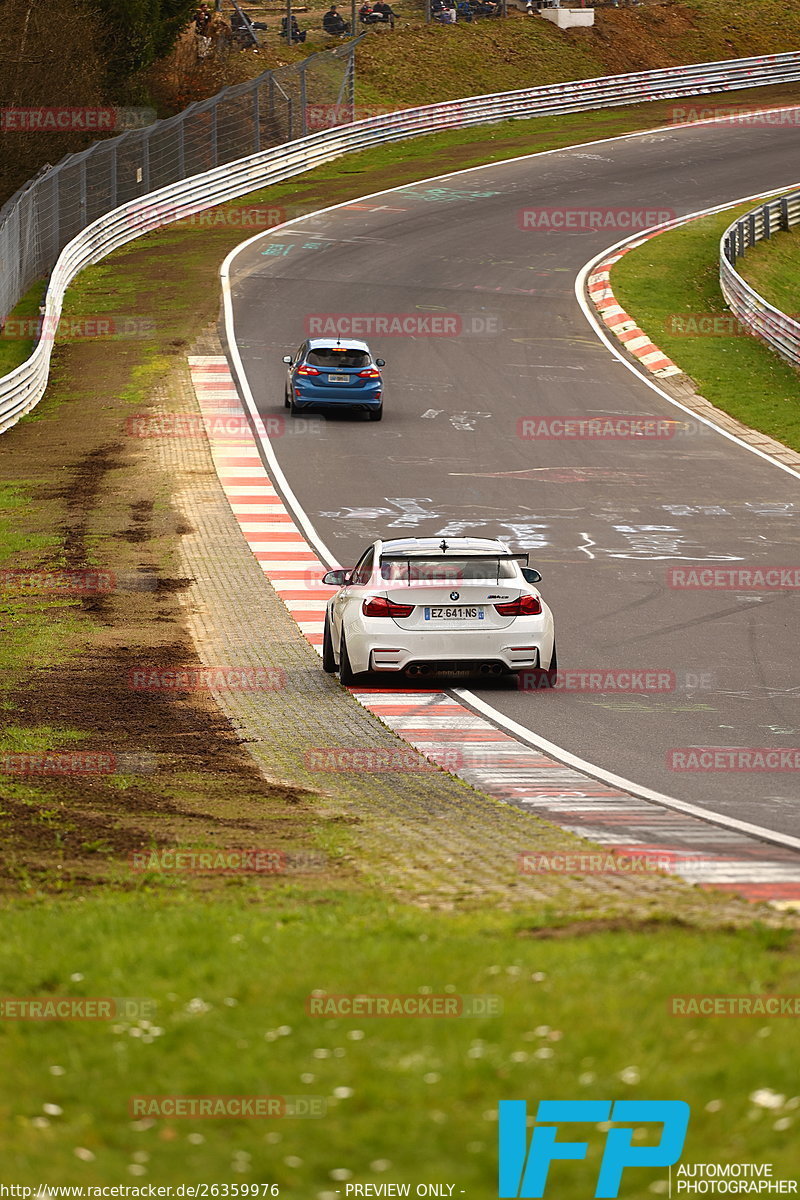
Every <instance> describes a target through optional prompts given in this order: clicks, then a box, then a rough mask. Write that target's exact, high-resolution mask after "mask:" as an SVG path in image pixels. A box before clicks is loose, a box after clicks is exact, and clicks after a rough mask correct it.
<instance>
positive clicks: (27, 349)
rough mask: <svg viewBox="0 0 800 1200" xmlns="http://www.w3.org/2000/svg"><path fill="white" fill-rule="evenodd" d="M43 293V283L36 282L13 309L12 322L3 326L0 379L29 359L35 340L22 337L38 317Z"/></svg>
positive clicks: (0, 350)
mask: <svg viewBox="0 0 800 1200" xmlns="http://www.w3.org/2000/svg"><path fill="white" fill-rule="evenodd" d="M43 292H44V283H43V281H42V280H37V281H36V283H34V284H33V286H32V287H30V288H29V289H28V291H27V292H26V293H25V295H24V296H23V297H22V299H21V300H20V302H19V304H17V305H16V307H15V308H14V310H13V313H12V314H11V316H12V317H13V320H12V321H7V322H6V323H5V324H4V326H3V330H2V332H1V333H0V378H2V376H3V375H7V374H8V373H9V371H13V370H14V368H15V367H18V366H19V365H20V363H24V362H25V359H26V358H29V357H30V355H31V352H32V351H33V347H34V345H35V342H36V338H35V337H26V336H24V335H25V334H26V333H27V331H28V330H29V329H30V328H31V322H32V321H36V320H37V319H38V317H39V303H40V301H41V299H42V294H43Z"/></svg>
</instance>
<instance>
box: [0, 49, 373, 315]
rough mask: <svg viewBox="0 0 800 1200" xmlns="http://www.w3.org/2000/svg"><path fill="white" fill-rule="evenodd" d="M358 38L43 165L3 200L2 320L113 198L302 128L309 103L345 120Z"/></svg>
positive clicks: (118, 200)
mask: <svg viewBox="0 0 800 1200" xmlns="http://www.w3.org/2000/svg"><path fill="white" fill-rule="evenodd" d="M355 45H356V42H355V41H350V42H347V43H345V44H344V45H341V46H337V47H336V48H335V49H333V50H323V51H320V52H319V53H318V54H313V55H311V56H309V57H308V58H306V59H304V60H303V61H302V62H299V63H295V64H292V65H291V66H287V67H281V68H279V69H278V70H276V71H266V72H265V73H264V74H263V75H259V76H258V77H257V78H256V79H253V80H248V81H247V82H246V83H239V84H236V85H235V86H233V87H229V88H225V89H224V90H223V91H221V92H218V93H217V95H216V96H212V97H211V98H210V99H208V100H203V101H200V102H199V103H198V104H192V105H191V106H190V107H189V108H187V109H185V110H184V111H183V112H181V113H178V115H177V116H175V117H169V118H168V119H167V120H165V121H156V122H155V123H154V124H153V125H149V126H147V127H146V128H144V129H135V130H130V131H129V132H128V133H124V134H122V135H121V136H120V137H114V138H108V139H107V140H105V141H99V142H95V144H94V145H93V146H91V147H90V148H89V149H88V150H84V151H83V152H82V153H80V154H70V155H68V156H67V157H66V158H64V159H62V160H61V162H60V163H58V165H57V166H55V167H49V168H46V169H45V170H43V171H41V172H40V173H39V175H37V176H36V178H35V179H32V180H30V181H29V182H28V183H26V184H25V185H24V187H22V188H20V189H19V191H18V192H16V193H15V194H14V195H13V196H12V197H11V199H10V200H9V201H8V202H7V203H6V204H5V205H4V206H3V208H2V209H0V321H1V320H2V319H4V318H5V316H7V315H8V313H9V312H10V311H11V309H12V308H13V307H14V305H15V304H16V303H17V302H18V301H19V300H20V298H21V297H22V296H23V295H24V294H25V292H26V291H27V290H28V288H29V287H31V286H32V284H33V283H35V282H36V280H37V279H42V278H44V277H45V276H47V275H48V274H49V273H50V271H51V269H52V267H53V265H54V263H55V261H56V259H57V258H58V255H59V254H60V252H61V250H63V248H64V246H65V245H66V244H67V242H69V241H70V240H71V239H72V238H73V237H75V235H76V234H77V233H79V232H80V231H81V230H82V229H84V228H85V227H86V226H87V225H89V224H91V222H92V221H94V220H96V219H97V218H98V217H101V216H103V215H104V213H107V212H110V210H111V209H113V208H117V206H118V205H120V204H125V203H126V202H127V201H129V200H135V199H136V198H137V197H139V196H145V195H146V194H147V193H148V192H152V191H155V190H156V189H157V188H162V187H166V186H167V185H169V184H172V183H177V182H179V181H180V180H181V179H187V178H189V177H190V176H192V175H198V174H200V173H201V172H203V171H210V170H211V169H212V168H214V167H219V166H223V165H224V164H225V163H229V162H234V161H235V160H236V159H239V158H244V157H245V156H246V155H249V154H255V153H257V152H258V151H260V150H267V149H269V147H270V146H278V145H280V144H282V143H283V142H288V141H291V140H292V139H293V138H298V137H302V136H303V135H304V134H305V133H307V132H308V112H309V109H310V108H311V107H312V106H314V107H316V108H319V107H320V106H325V107H326V109H327V110H328V111H330V112H331V113H333V114H335V116H334V119H332V120H331V122H330V123H331V124H342V123H345V122H348V121H352V119H353V70H354V51H355Z"/></svg>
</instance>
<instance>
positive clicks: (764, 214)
mask: <svg viewBox="0 0 800 1200" xmlns="http://www.w3.org/2000/svg"><path fill="white" fill-rule="evenodd" d="M761 225H762V227H763V229H762V235H761V236H762V237H763V238H764V241H765V242H768V241H769V239H770V238H771V237H772V210H771V209H770V206H769V205H768V204H765V205H764V207H763V208H762V210H761Z"/></svg>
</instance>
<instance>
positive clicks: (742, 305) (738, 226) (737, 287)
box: [719, 192, 800, 367]
mask: <svg viewBox="0 0 800 1200" xmlns="http://www.w3.org/2000/svg"><path fill="white" fill-rule="evenodd" d="M798 224H800V192H793V193H792V195H790V196H779V197H778V199H777V200H770V201H768V202H767V203H766V204H762V205H760V206H759V207H758V208H754V209H752V210H751V211H750V212H749V213H745V215H744V216H743V217H739V219H738V221H734V222H733V224H732V225H729V226H728V228H727V229H726V230H725V232H724V233H723V235H722V240H721V242H720V253H719V282H720V287H721V288H722V294H723V296H724V297H725V300H726V302H727V304H728V307H729V308H730V309H731V311H732V312H733V314H734V315H735V316H736V317H737V318H738V320H739V321H741V323H742V325H744V326H745V328H747V329H749V330H750V332H751V333H753V334H755V335H756V337H760V338H762V339H763V341H765V342H766V343H767V345H768V346H770V347H771V348H772V349H773V350H774V351H775V352H776V353H777V354H780V356H781V358H785V359H786V361H787V362H790V363H791V364H792V366H794V367H798V366H800V322H798V321H796V320H795V319H794V317H790V316H788V315H787V314H786V313H783V312H781V310H780V309H779V308H775V307H774V306H773V305H772V304H769V303H768V302H767V301H766V300H765V299H764V297H763V296H759V294H758V292H757V291H756V290H755V289H754V288H752V287H751V286H750V284H749V283H748V282H747V281H746V280H745V279H743V278H742V276H741V275H740V274H739V272H738V271H737V270H736V260H737V258H741V257H742V255H743V254H744V253H745V252H746V251H747V250H748V249H749V248H750V247H751V246H755V245H756V243H757V242H762V241H767V240H768V239H769V238H771V237H772V235H773V234H774V233H778V232H780V231H781V230H789V229H791V228H792V226H793V225H798Z"/></svg>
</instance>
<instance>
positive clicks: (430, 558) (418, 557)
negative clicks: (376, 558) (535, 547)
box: [381, 550, 530, 567]
mask: <svg viewBox="0 0 800 1200" xmlns="http://www.w3.org/2000/svg"><path fill="white" fill-rule="evenodd" d="M454 558H463V559H470V558H478V559H481V558H490V559H491V560H492V562H494V561H495V560H497V562H508V560H509V559H513V560H514V561H516V562H524V563H525V566H526V567H527V566H529V565H530V564H529V558H530V554H529V553H528V552H523V553H522V554H512V553H511V551H510V550H509V551H508V553H507V554H492V552H491V551H488V550H487V551H486V552H485V553H484V551H482V550H481V551H479V552H475V551H472V552H470V553H465V552H462V553H461V554H459V553H458V551H457V550H456V551H455V552H454V553H453V554H381V562H404V563H413V562H452V561H453V559H454Z"/></svg>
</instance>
